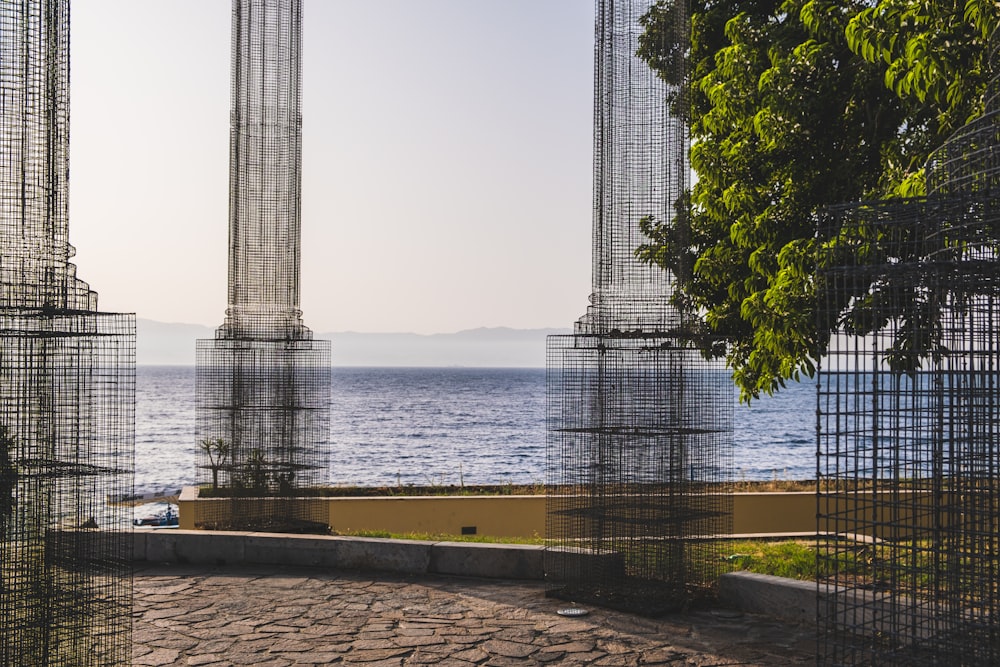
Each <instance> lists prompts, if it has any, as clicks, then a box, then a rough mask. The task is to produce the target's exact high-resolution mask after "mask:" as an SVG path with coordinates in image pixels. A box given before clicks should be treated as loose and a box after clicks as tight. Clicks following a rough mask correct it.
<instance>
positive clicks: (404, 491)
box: [198, 484, 545, 498]
mask: <svg viewBox="0 0 1000 667" xmlns="http://www.w3.org/2000/svg"><path fill="white" fill-rule="evenodd" d="M233 495H234V493H233V491H232V490H231V489H229V488H227V487H219V488H218V489H213V488H212V487H210V486H202V487H200V489H199V491H198V497H199V498H230V497H233ZM235 495H236V496H237V497H261V496H275V495H280V494H274V493H266V494H261V493H260V492H259V491H252V490H249V489H240V490H238V491H237V492H236V494H235ZM292 495H294V496H295V497H300V498H392V497H407V496H544V495H545V485H544V484H480V485H469V484H466V485H462V486H460V485H455V484H444V485H440V486H437V485H429V486H414V485H409V484H408V485H403V486H323V487H315V488H308V489H295V491H294V493H293V494H292Z"/></svg>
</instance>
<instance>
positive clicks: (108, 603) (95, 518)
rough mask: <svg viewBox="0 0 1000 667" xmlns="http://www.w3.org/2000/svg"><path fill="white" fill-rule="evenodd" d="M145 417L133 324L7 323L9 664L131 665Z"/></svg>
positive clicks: (4, 578)
mask: <svg viewBox="0 0 1000 667" xmlns="http://www.w3.org/2000/svg"><path fill="white" fill-rule="evenodd" d="M134 410H135V318H134V316H132V315H123V314H111V313H62V314H44V315H43V314H41V313H37V312H30V311H29V312H25V311H22V310H15V309H3V311H2V312H0V529H2V530H0V532H2V535H3V540H2V541H0V616H2V617H3V619H4V622H3V623H2V624H0V664H5V665H67V666H69V665H72V666H78V665H85V666H91V665H93V666H97V665H101V666H104V665H127V664H129V660H130V657H131V654H130V652H131V608H132V580H131V560H132V553H131V549H132V539H131V508H130V507H128V506H127V505H125V504H123V503H122V502H121V501H123V500H124V499H126V498H128V497H130V496H131V495H132V492H133V486H132V480H133V470H134V461H133V456H134V454H133V452H134V423H135V414H134Z"/></svg>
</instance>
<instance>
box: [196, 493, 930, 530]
mask: <svg viewBox="0 0 1000 667" xmlns="http://www.w3.org/2000/svg"><path fill="white" fill-rule="evenodd" d="M924 495H925V496H926V502H924V503H921V504H922V505H923V506H924V507H926V508H927V509H928V512H927V519H926V520H927V521H930V520H931V519H932V518H933V516H936V515H937V513H934V512H931V511H929V510H930V509H931V505H932V502H931V500H932V499H931V497H930V496H929V495H927V494H924ZM303 500H304V501H306V502H308V503H309V506H310V512H309V513H310V515H311V516H310V518H311V519H312V520H314V521H328V522H329V525H330V527H331V528H332V529H333V530H334V531H338V532H349V531H360V530H382V531H388V532H391V533H409V532H421V533H446V534H450V535H461V534H462V528H471V527H474V528H475V534H477V535H492V536H495V537H535V536H538V537H544V536H545V496H422V497H414V496H399V497H378V498H310V499H303ZM226 502H228V500H227V499H219V500H214V499H205V500H198V499H197V489H196V488H194V487H188V488H186V489H184V492H183V493H182V494H181V497H180V499H179V501H178V505H179V508H180V527H181V528H182V529H187V530H194V529H195V528H197V524H198V523H199V522H201V521H202V520H203V516H213V515H214V517H215V518H219V509H218V503H226ZM263 502H266V501H263ZM209 503H216V506H215V507H214V508H212V510H211V511H207V508H206V506H207V504H209ZM904 504H905V505H910V503H904ZM838 505H839V507H840V509H841V510H842V516H841V517H840V518H841V519H847V520H849V521H850V522H854V521H855V517H854V516H852V515H851V514H852V512H857V511H860V512H863V513H864V514H866V515H867V514H869V513H870V508H869V507H868V506H867V504H866V496H865V495H864V494H859V495H858V496H857V497H853V496H851V497H846V498H845V499H842V500H841V501H840V502H839V503H838ZM827 507H828V505H827V504H826V501H825V500H824V501H823V505H822V506H821V509H822V511H823V512H824V513H826V512H827V511H828V510H827ZM816 510H817V504H816V494H814V493H812V492H809V491H804V492H791V493H789V492H781V493H736V494H733V533H734V534H738V535H742V534H754V533H813V532H815V531H816V528H817V526H816ZM879 520H880V522H886V521H892V520H896V521H901V522H903V523H905V524H910V523H912V522H913V518H912V517H902V516H897V517H891V516H889V515H888V514H886V513H885V512H884V511H883V513H882V515H881V516H880V517H879ZM843 525H844V524H840V526H843ZM819 528H820V530H821V531H824V532H827V531H829V532H835V531H836V530H837V528H838V525H837V524H836V523H835V522H832V521H831V522H824V524H823V525H821V526H820V527H819ZM883 530H884V525H883ZM883 536H885V535H883Z"/></svg>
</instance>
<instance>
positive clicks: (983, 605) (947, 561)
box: [817, 42, 1000, 665]
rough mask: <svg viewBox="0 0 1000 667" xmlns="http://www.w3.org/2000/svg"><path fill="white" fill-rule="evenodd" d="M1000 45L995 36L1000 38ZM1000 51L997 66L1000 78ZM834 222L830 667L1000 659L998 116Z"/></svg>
mask: <svg viewBox="0 0 1000 667" xmlns="http://www.w3.org/2000/svg"><path fill="white" fill-rule="evenodd" d="M995 43H996V42H994V44H995ZM995 55H996V53H995V51H994V58H993V61H994V72H996V71H997V70H996V69H995V68H996V57H995ZM989 92H990V95H989V97H990V99H989V102H988V104H987V108H986V113H985V114H984V115H983V116H982V117H981V118H979V119H978V120H976V121H975V122H973V123H971V124H969V125H968V126H966V127H964V128H963V129H962V130H960V131H959V132H957V133H956V134H955V135H954V136H953V137H952V138H950V139H949V140H948V141H947V142H946V143H945V144H944V146H943V147H942V148H941V149H940V150H938V151H937V152H936V153H935V154H934V155H933V156H932V158H931V159H930V161H929V162H928V165H927V171H928V192H929V196H928V197H927V198H921V199H911V200H903V201H890V202H883V203H878V204H865V205H860V206H857V205H855V206H845V207H842V208H838V209H833V210H830V211H828V212H826V214H825V215H824V216H823V217H822V219H821V221H820V222H821V224H820V239H821V240H823V241H824V245H823V248H824V252H823V253H822V254H821V257H820V261H819V272H818V274H817V281H818V282H817V284H818V287H819V289H818V294H819V304H818V305H819V310H818V312H819V316H820V318H821V319H820V323H819V324H820V330H821V331H822V330H823V328H824V327H825V326H826V323H828V322H832V323H835V324H836V327H835V334H834V336H833V338H832V340H831V342H830V346H829V352H828V354H827V355H826V357H825V358H824V360H823V364H822V368H821V372H820V374H819V390H818V391H819V395H818V399H819V404H818V408H819V410H818V416H819V417H818V418H819V423H818V437H819V458H818V464H819V466H818V476H819V484H820V492H821V495H820V506H819V513H820V528H821V530H824V531H828V532H829V533H830V534H831V537H829V538H826V537H824V538H822V539H821V541H820V558H819V562H820V566H821V568H822V570H823V571H825V574H826V579H825V580H823V581H821V582H820V584H819V587H820V593H821V602H820V607H819V614H820V626H821V630H822V632H821V635H820V642H819V649H820V650H819V654H820V663H821V664H831V665H861V664H864V665H869V664H877V665H995V664H997V663H998V662H1000V632H998V630H1000V606H998V595H1000V593H998V590H997V586H998V584H1000V579H998V574H1000V516H998V510H1000V507H998V499H1000V484H998V481H1000V479H998V478H1000V450H998V447H997V442H998V441H1000V422H998V420H997V414H998V411H1000V338H998V333H997V332H998V330H1000V262H998V253H1000V188H998V185H1000V179H998V177H1000V169H998V166H1000V163H998V157H997V156H998V152H997V146H998V138H1000V115H998V111H1000V108H998V106H997V101H998V98H997V97H996V93H997V92H998V88H997V86H996V82H995V81H994V83H993V85H992V86H991V88H990V91H989Z"/></svg>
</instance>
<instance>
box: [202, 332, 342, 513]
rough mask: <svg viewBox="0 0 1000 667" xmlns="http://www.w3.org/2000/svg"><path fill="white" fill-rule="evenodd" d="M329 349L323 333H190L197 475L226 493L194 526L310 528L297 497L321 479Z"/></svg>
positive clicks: (325, 467)
mask: <svg viewBox="0 0 1000 667" xmlns="http://www.w3.org/2000/svg"><path fill="white" fill-rule="evenodd" d="M330 356H331V355H330V342H329V341H312V340H305V341H283V340H276V341H248V340H223V339H215V340H201V341H198V347H197V362H198V364H197V370H196V377H195V387H196V389H195V391H196V394H197V406H198V410H197V438H198V445H199V466H198V467H199V482H200V483H201V484H203V485H210V486H211V487H212V488H213V489H222V490H223V491H224V494H223V495H224V496H225V497H227V498H229V502H220V503H216V504H214V506H215V507H216V508H217V510H216V511H213V512H211V513H210V515H209V516H207V517H205V518H204V522H205V525H202V526H200V527H202V528H214V529H248V528H255V529H266V528H272V529H278V528H281V529H285V530H289V531H293V530H296V529H307V528H309V526H308V525H307V524H308V523H309V522H310V521H311V520H312V519H311V515H310V514H309V510H308V509H307V507H308V504H307V503H303V502H299V501H297V500H295V498H297V497H301V496H302V495H304V494H305V493H307V492H308V490H310V489H314V488H315V487H318V486H321V485H325V484H326V483H327V482H328V479H327V478H328V471H329V447H328V443H329V432H330V379H331V361H330ZM263 497H272V498H276V499H277V500H269V501H263V500H260V499H261V498H263ZM249 499H254V500H253V501H251V500H249ZM324 526H325V523H324Z"/></svg>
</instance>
